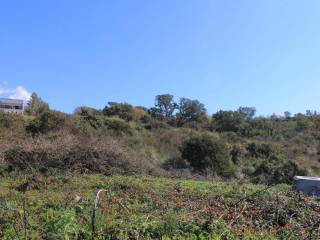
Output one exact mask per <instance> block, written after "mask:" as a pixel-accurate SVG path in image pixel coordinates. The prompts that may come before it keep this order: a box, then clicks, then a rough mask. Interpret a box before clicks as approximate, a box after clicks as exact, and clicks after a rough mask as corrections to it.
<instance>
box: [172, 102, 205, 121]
mask: <svg viewBox="0 0 320 240" xmlns="http://www.w3.org/2000/svg"><path fill="white" fill-rule="evenodd" d="M178 110H179V112H178V114H177V116H178V117H179V118H181V119H182V120H184V121H201V120H203V119H204V117H205V116H206V113H207V110H206V108H205V106H204V104H202V103H200V102H199V101H198V100H191V99H188V98H180V102H179V106H178Z"/></svg>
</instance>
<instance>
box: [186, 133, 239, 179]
mask: <svg viewBox="0 0 320 240" xmlns="http://www.w3.org/2000/svg"><path fill="white" fill-rule="evenodd" d="M181 156H182V158H183V159H186V160H187V161H188V162H189V163H190V166H191V167H192V168H194V169H195V170H196V171H199V172H202V173H210V174H216V175H220V176H232V175H234V174H235V168H234V165H233V163H232V161H231V156H230V152H229V149H228V147H227V145H226V144H224V143H223V142H222V141H221V140H219V139H217V138H214V137H212V136H210V135H206V134H205V135H200V136H195V137H191V138H190V139H188V140H186V141H185V142H184V143H183V144H182V146H181Z"/></svg>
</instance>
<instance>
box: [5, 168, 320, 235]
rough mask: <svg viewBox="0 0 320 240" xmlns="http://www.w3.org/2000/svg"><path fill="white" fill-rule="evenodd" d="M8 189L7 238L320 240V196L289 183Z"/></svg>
mask: <svg viewBox="0 0 320 240" xmlns="http://www.w3.org/2000/svg"><path fill="white" fill-rule="evenodd" d="M99 189H105V190H106V192H101V194H100V197H99V201H98V204H97V209H96V214H95V215H96V216H95V218H94V220H95V221H94V222H93V221H92V220H93V208H94V207H93V206H94V200H95V197H96V193H97V191H98V190H99ZM0 190H1V191H0V238H1V239H55V240H58V239H93V238H95V239H318V238H319V237H320V235H319V234H320V233H319V213H320V203H319V201H318V199H316V198H312V197H306V196H303V195H300V194H298V193H296V192H294V191H293V190H292V189H291V186H288V185H276V186H273V187H272V186H265V185H253V184H238V183H232V182H230V183H228V182H217V181H199V180H177V179H168V178H167V179H166V178H152V177H143V176H136V177H135V176H118V175H117V176H102V175H77V176H62V175H60V176H55V177H43V176H42V175H38V174H35V175H23V174H21V173H19V174H17V175H15V174H14V173H12V174H11V175H4V176H1V177H0ZM93 229H94V231H93Z"/></svg>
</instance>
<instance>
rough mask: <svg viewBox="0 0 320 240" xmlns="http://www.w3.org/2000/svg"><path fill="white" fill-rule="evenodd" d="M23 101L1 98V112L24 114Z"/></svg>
mask: <svg viewBox="0 0 320 240" xmlns="http://www.w3.org/2000/svg"><path fill="white" fill-rule="evenodd" d="M23 110H24V105H23V100H20V99H9V98H0V111H1V112H6V113H23Z"/></svg>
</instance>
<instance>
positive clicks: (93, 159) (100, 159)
mask: <svg viewBox="0 0 320 240" xmlns="http://www.w3.org/2000/svg"><path fill="white" fill-rule="evenodd" d="M3 155H4V161H5V162H6V164H7V165H8V166H9V168H10V169H18V170H32V169H33V170H39V171H42V172H46V171H48V170H50V169H57V170H60V171H76V172H95V173H104V174H107V173H116V172H117V173H148V172H150V171H151V170H152V169H153V168H154V167H153V166H152V163H151V162H150V161H147V160H145V159H143V158H141V157H140V156H136V155H135V154H134V153H133V152H128V151H124V147H123V146H121V143H120V142H118V141H115V140H112V139H99V140H95V141H90V140H85V139H81V141H79V140H78V139H75V138H74V137H72V136H68V137H67V136H66V137H65V138H63V137H62V136H60V137H58V138H57V139H55V137H53V138H51V139H44V138H35V139H33V140H31V141H30V142H28V143H24V144H23V145H20V146H13V147H11V148H9V149H7V150H6V151H5V152H4V154H3Z"/></svg>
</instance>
